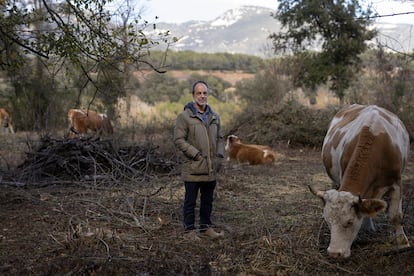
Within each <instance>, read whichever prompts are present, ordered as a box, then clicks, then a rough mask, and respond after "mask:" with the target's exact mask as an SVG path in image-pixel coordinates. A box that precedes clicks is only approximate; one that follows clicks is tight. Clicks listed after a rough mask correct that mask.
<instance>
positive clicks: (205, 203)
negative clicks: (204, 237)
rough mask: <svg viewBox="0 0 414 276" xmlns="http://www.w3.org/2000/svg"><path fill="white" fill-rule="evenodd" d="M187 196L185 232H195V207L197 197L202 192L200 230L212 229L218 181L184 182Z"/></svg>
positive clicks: (185, 200) (184, 216)
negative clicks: (214, 197) (215, 190)
mask: <svg viewBox="0 0 414 276" xmlns="http://www.w3.org/2000/svg"><path fill="white" fill-rule="evenodd" d="M184 185H185V196H184V206H183V219H184V230H185V231H189V230H194V229H196V227H195V207H196V203H197V195H198V191H199V190H200V230H201V231H202V230H205V229H207V228H208V227H210V225H211V224H212V223H211V212H212V210H213V196H214V189H215V188H216V181H210V182H184Z"/></svg>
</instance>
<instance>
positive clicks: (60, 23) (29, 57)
mask: <svg viewBox="0 0 414 276" xmlns="http://www.w3.org/2000/svg"><path fill="white" fill-rule="evenodd" d="M111 2H112V1H111V0H110V1H99V0H74V1H61V2H56V1H51V0H34V1H31V2H30V1H25V0H16V1H0V70H3V71H6V72H7V75H8V77H9V81H10V83H11V84H12V86H13V88H14V93H15V95H14V96H15V97H14V99H13V101H14V103H13V104H12V105H13V106H14V107H15V108H18V105H19V102H21V101H23V102H24V101H26V100H28V99H19V97H23V95H29V94H30V95H31V96H30V98H34V99H37V100H40V99H43V100H42V101H39V104H37V102H32V103H36V104H33V105H29V108H31V109H33V110H31V111H32V113H33V114H40V115H41V116H37V117H36V116H33V117H31V118H32V119H31V120H36V121H39V122H44V121H45V120H44V119H45V118H51V114H48V113H47V112H46V113H45V110H50V112H51V110H52V109H53V108H51V106H52V105H55V104H56V103H54V102H52V100H59V98H60V97H55V94H56V89H58V86H57V85H56V83H57V82H60V81H62V80H63V79H64V78H62V76H65V77H68V76H72V77H75V79H73V81H72V82H73V84H72V87H74V88H75V89H67V90H66V93H72V94H73V96H74V97H75V96H76V93H77V94H78V96H77V99H78V100H77V101H76V103H74V104H71V107H74V106H78V105H80V103H81V102H80V99H81V98H82V95H81V94H82V93H85V92H88V93H89V97H90V99H89V103H88V106H89V105H90V103H91V102H92V101H93V100H95V99H98V98H100V100H101V101H102V103H103V104H104V105H105V106H107V107H109V108H110V107H111V105H112V106H113V104H114V103H115V102H116V100H117V98H118V97H120V96H124V95H125V94H126V88H125V86H126V85H127V84H128V83H127V79H128V76H129V72H130V70H131V67H132V66H133V67H135V69H136V68H138V69H139V68H140V66H142V65H145V66H146V67H150V68H151V69H153V70H155V71H158V72H163V71H162V70H158V68H157V67H155V66H152V64H151V63H150V62H148V61H147V55H148V52H149V50H150V49H151V48H152V47H153V46H155V45H158V44H160V43H166V44H168V43H169V42H170V39H171V38H170V36H169V32H168V31H167V32H161V31H160V32H159V34H158V36H154V37H147V35H146V34H145V30H146V29H148V28H156V27H155V24H150V23H149V22H148V21H146V20H143V19H142V18H141V17H140V15H139V14H135V13H133V9H132V8H131V7H132V6H133V2H134V0H130V1H126V2H127V5H126V6H125V8H123V9H118V10H116V11H115V12H114V11H113V10H111V9H109V6H108V5H110V4H111ZM117 16H119V17H120V18H121V21H122V22H121V23H120V24H118V22H117V21H116V19H117V18H118V17H117ZM172 39H174V38H172ZM27 66H34V68H33V70H31V75H25V73H24V72H25V71H27V70H26V68H25V67H27ZM75 71H77V72H75ZM79 72H80V73H79ZM125 72H126V75H125V74H123V73H125ZM68 73H69V74H68ZM80 75H83V77H80ZM24 76H26V77H27V78H30V79H31V80H32V81H38V82H41V83H43V84H47V83H51V84H54V85H52V86H51V85H48V89H41V87H40V86H41V84H37V85H33V84H32V85H30V83H29V82H22V81H21V80H22V79H21V77H24ZM38 76H41V78H39V77H38ZM77 80H81V82H80V83H76V82H77ZM23 85H26V87H23ZM30 90H32V91H31V92H30V93H29V91H30ZM23 92H24V93H23ZM59 106H60V105H59ZM60 107H61V106H60ZM22 121H26V120H22ZM29 125H35V124H34V123H33V122H30V123H29ZM39 128H44V126H43V125H41V126H39Z"/></svg>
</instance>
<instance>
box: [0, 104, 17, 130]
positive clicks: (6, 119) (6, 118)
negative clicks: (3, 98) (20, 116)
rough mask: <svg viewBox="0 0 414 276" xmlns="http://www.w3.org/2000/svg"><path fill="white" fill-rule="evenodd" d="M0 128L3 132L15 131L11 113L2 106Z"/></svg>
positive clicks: (0, 109)
mask: <svg viewBox="0 0 414 276" xmlns="http://www.w3.org/2000/svg"><path fill="white" fill-rule="evenodd" d="M0 128H1V132H2V133H5V132H9V133H14V129H13V126H12V124H11V116H10V113H9V112H8V111H7V109H5V108H0Z"/></svg>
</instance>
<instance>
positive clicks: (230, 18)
mask: <svg viewBox="0 0 414 276" xmlns="http://www.w3.org/2000/svg"><path fill="white" fill-rule="evenodd" d="M272 12H274V10H272V9H269V8H264V7H257V6H243V7H241V8H237V9H231V10H228V11H227V12H225V13H223V14H222V15H221V16H219V17H217V18H216V19H214V20H211V21H189V22H185V23H181V24H170V23H162V22H161V23H158V24H157V31H166V30H169V31H170V33H171V36H174V37H177V38H179V40H178V42H176V43H175V44H174V45H172V46H171V47H170V49H173V50H177V51H182V50H191V51H196V52H205V53H217V52H226V53H241V54H248V55H256V56H262V57H264V56H267V55H269V54H270V48H271V40H269V39H268V37H269V35H270V34H272V33H276V32H279V31H280V29H281V24H280V23H279V22H278V21H277V20H276V19H274V17H272V16H271V15H272ZM374 27H375V28H377V30H378V31H379V35H378V37H377V38H376V39H375V40H374V41H373V42H372V43H373V44H376V43H377V41H378V42H380V43H382V44H387V45H388V46H391V47H393V48H396V49H397V50H399V51H404V52H407V51H412V50H413V48H414V40H413V39H412V38H413V36H414V26H411V25H407V24H385V23H380V24H375V25H374ZM410 38H411V39H410Z"/></svg>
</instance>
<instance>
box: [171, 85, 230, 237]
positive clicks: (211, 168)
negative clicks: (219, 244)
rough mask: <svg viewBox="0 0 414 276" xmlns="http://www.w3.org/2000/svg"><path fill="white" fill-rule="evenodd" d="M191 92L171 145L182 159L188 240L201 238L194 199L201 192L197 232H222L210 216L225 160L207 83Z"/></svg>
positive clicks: (214, 233)
mask: <svg viewBox="0 0 414 276" xmlns="http://www.w3.org/2000/svg"><path fill="white" fill-rule="evenodd" d="M191 90H192V94H193V101H192V102H190V103H188V104H186V105H185V107H184V111H183V112H182V113H181V114H179V115H178V117H177V120H176V125H175V128H174V144H175V146H176V148H177V149H178V150H179V151H180V152H181V153H182V154H183V159H184V160H183V164H182V173H181V176H182V179H183V180H184V185H185V197H184V206H183V223H184V231H185V233H187V236H188V237H192V238H193V239H196V240H197V239H200V238H199V237H198V236H197V232H196V225H195V207H196V200H197V195H198V191H200V214H199V215H200V232H201V233H203V234H204V235H207V236H209V237H212V238H217V237H221V236H223V235H224V233H223V232H220V233H217V232H216V231H214V229H213V228H211V226H212V222H211V213H212V210H213V195H214V189H215V187H216V183H217V180H216V177H217V169H218V167H219V165H220V163H221V161H222V159H223V157H224V139H223V137H222V134H221V130H220V117H219V115H218V114H217V113H215V112H214V111H213V110H212V109H211V107H210V106H209V105H208V104H207V99H208V96H209V87H208V85H207V83H205V82H204V81H197V82H195V83H194V84H193V85H192V89H191Z"/></svg>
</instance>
